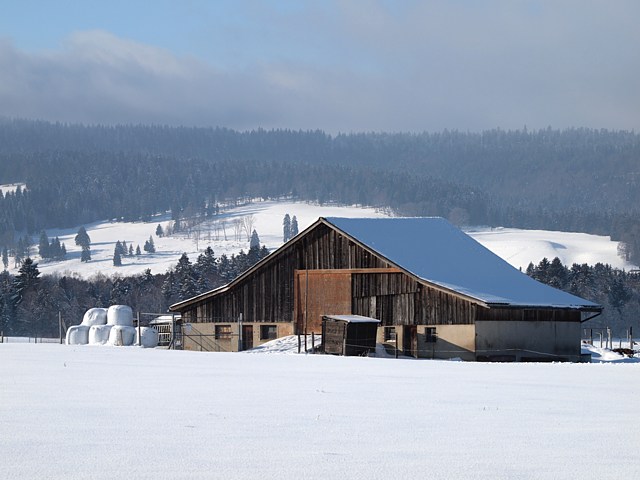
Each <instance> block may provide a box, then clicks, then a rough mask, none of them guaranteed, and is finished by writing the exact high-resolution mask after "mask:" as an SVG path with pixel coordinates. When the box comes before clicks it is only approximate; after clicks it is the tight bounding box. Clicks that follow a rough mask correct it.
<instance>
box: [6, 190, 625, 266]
mask: <svg viewBox="0 0 640 480" xmlns="http://www.w3.org/2000/svg"><path fill="white" fill-rule="evenodd" d="M286 213H288V214H289V215H290V216H294V215H295V216H296V217H297V220H298V224H299V229H300V231H302V230H303V229H304V228H306V227H308V226H309V225H311V224H312V223H313V222H314V221H315V220H317V219H318V217H321V216H323V217H330V216H334V217H349V218H353V217H384V216H389V215H390V213H389V212H386V211H380V210H376V209H373V208H361V207H353V206H352V207H346V206H327V205H315V204H308V203H304V202H290V201H289V202H275V201H266V202H256V203H252V204H249V205H245V206H241V207H236V208H233V209H229V210H226V211H224V212H222V214H221V215H220V216H218V217H217V218H216V219H215V220H212V221H207V222H205V223H203V224H201V225H200V226H199V227H198V228H197V229H195V230H197V231H198V232H199V233H198V234H196V233H194V232H192V233H190V234H186V233H181V234H177V235H172V236H170V237H166V236H165V237H162V238H159V237H157V236H156V235H155V231H156V227H157V225H158V224H160V225H161V226H162V227H163V228H166V226H167V225H168V224H170V221H169V218H168V216H159V217H157V218H156V219H154V221H152V222H147V223H144V222H135V223H115V222H114V223H112V222H97V223H93V224H90V225H85V228H86V230H87V232H88V233H89V236H90V237H91V242H92V243H91V256H92V260H91V261H90V262H88V263H82V262H80V248H79V247H78V246H76V245H75V243H74V237H75V235H76V234H77V231H78V228H71V229H52V230H48V231H47V235H48V236H49V239H50V240H52V239H53V238H55V237H56V236H57V237H59V238H60V241H61V242H63V243H64V244H65V246H66V248H67V252H68V253H67V261H64V262H45V261H42V260H41V259H39V257H38V255H34V256H33V257H34V258H35V260H36V261H37V262H39V265H38V267H39V269H40V271H41V272H42V273H45V274H52V273H60V274H77V275H80V276H82V277H84V278H89V277H91V276H93V275H95V274H97V273H101V274H104V275H113V274H118V275H121V276H126V275H135V274H139V273H142V272H144V270H145V269H147V268H149V269H150V270H151V272H152V273H165V272H166V271H167V270H168V269H169V268H170V267H173V266H175V264H176V262H177V261H178V258H180V255H182V253H183V252H186V253H187V254H188V255H189V258H190V260H191V261H195V260H196V259H197V257H198V255H199V254H200V253H201V252H202V251H203V250H204V249H205V248H206V247H207V246H208V245H210V246H211V247H212V248H213V250H214V252H215V253H216V255H217V256H219V255H221V254H223V253H224V254H227V255H231V254H235V253H238V252H239V251H240V249H244V250H245V251H246V250H247V249H248V247H249V242H248V241H247V240H246V237H244V235H243V238H242V239H241V240H236V239H235V235H234V227H233V225H234V221H236V220H237V219H241V218H243V217H246V216H249V215H251V216H253V219H254V225H253V226H254V228H255V229H256V231H257V232H258V234H259V236H260V240H261V243H262V244H263V245H266V246H267V247H268V248H269V249H275V248H277V247H279V246H280V245H282V220H283V218H284V215H285V214H286ZM223 225H224V230H223V228H222V227H223ZM225 231H226V238H227V239H226V240H225V237H224V232H225ZM466 231H467V233H469V234H470V235H471V236H472V237H473V238H475V239H476V240H478V241H479V242H480V243H482V244H483V245H484V246H486V247H487V248H489V249H490V250H492V251H493V252H494V253H496V254H497V255H499V256H501V257H502V258H504V259H505V260H507V261H508V262H509V263H511V264H512V265H513V266H514V267H516V268H522V270H525V269H526V267H527V265H528V264H529V262H533V263H535V264H537V263H538V262H540V260H542V258H543V257H547V258H548V259H552V258H554V257H556V256H557V257H559V258H560V260H562V263H564V264H567V265H571V264H573V263H588V264H591V265H592V264H595V263H597V262H601V263H608V264H610V265H612V266H614V267H618V268H625V269H627V270H628V269H632V268H636V267H635V266H633V265H631V264H629V263H627V262H625V261H624V260H623V259H621V258H620V257H618V255H617V246H618V243H617V242H612V241H611V240H610V239H609V237H603V236H597V235H588V234H582V233H565V232H550V231H540V230H518V229H512V228H509V229H507V228H469V229H466ZM150 236H152V237H153V241H154V243H155V247H156V253H155V254H147V253H145V252H143V253H142V255H141V256H139V257H136V256H134V257H125V258H123V266H122V267H115V266H114V265H113V251H114V247H115V243H116V241H118V240H120V241H122V240H124V241H125V242H126V243H127V245H133V248H134V250H135V248H136V246H140V248H141V250H142V249H143V246H144V243H145V241H146V240H148V239H149V237H150ZM196 237H198V241H197V242H196ZM37 240H38V239H37V238H34V241H36V242H37ZM35 250H36V249H34V251H35ZM10 267H13V262H12V261H11V260H10ZM10 270H11V271H12V272H13V273H16V271H17V269H15V268H11V269H10Z"/></svg>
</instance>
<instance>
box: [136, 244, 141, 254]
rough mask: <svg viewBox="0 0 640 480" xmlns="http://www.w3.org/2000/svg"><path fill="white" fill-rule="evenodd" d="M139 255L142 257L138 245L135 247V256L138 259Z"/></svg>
mask: <svg viewBox="0 0 640 480" xmlns="http://www.w3.org/2000/svg"><path fill="white" fill-rule="evenodd" d="M140 255H142V252H141V251H140V245H136V256H137V257H139V256H140Z"/></svg>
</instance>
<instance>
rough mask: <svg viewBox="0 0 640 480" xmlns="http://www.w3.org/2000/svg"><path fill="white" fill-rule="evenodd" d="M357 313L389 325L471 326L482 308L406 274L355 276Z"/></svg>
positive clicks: (354, 309)
mask: <svg viewBox="0 0 640 480" xmlns="http://www.w3.org/2000/svg"><path fill="white" fill-rule="evenodd" d="M352 291H353V313H354V314H357V315H362V316H365V317H373V318H377V319H379V320H381V321H382V325H383V326H388V325H460V324H462V325H467V324H472V323H473V322H474V321H475V318H476V312H477V311H478V309H479V308H480V307H478V306H477V305H476V304H474V303H472V302H470V301H468V300H465V299H463V298H460V297H458V296H456V295H453V294H450V293H447V292H443V291H441V290H437V289H435V288H432V287H429V286H427V285H424V284H422V283H419V282H418V281H416V280H414V279H413V278H412V277H410V276H409V275H406V274H404V273H391V274H385V273H374V274H368V273H358V274H354V275H353V276H352Z"/></svg>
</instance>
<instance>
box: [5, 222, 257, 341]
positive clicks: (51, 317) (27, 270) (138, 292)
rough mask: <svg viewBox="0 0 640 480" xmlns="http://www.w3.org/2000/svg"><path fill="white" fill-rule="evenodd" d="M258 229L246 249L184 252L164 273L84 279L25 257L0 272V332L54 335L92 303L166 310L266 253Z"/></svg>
mask: <svg viewBox="0 0 640 480" xmlns="http://www.w3.org/2000/svg"><path fill="white" fill-rule="evenodd" d="M268 254H269V251H268V250H267V249H266V247H264V246H262V247H261V246H260V243H259V238H258V237H257V234H256V235H255V238H254V239H253V241H252V245H251V246H250V248H249V249H248V250H247V252H245V251H244V250H241V251H240V252H239V253H238V254H234V255H231V256H230V257H229V256H227V255H224V254H223V255H220V256H219V257H217V256H216V255H215V254H214V252H213V250H212V249H211V247H207V248H206V249H205V250H204V252H203V253H201V254H200V255H199V256H198V258H197V259H196V261H195V262H191V260H190V259H189V257H188V256H187V254H186V253H185V254H183V255H182V256H181V257H180V259H179V260H178V262H177V264H176V266H175V267H173V268H170V269H169V270H168V271H167V272H166V273H163V274H152V273H151V271H150V270H149V269H147V270H146V271H145V272H144V273H142V274H140V275H134V276H128V277H119V276H114V277H107V276H105V275H96V276H94V277H92V278H91V279H82V278H79V277H77V276H74V275H71V276H69V275H42V276H41V275H40V271H39V269H38V264H37V263H35V262H34V261H33V260H32V259H31V258H26V259H25V260H24V261H23V262H22V265H21V267H20V269H19V270H18V273H17V274H16V275H12V274H10V273H9V272H8V271H7V270H4V271H2V272H0V332H4V335H15V336H34V337H56V336H57V335H58V314H59V313H60V314H61V315H62V318H63V319H65V321H66V324H67V326H70V325H75V324H78V323H79V322H80V321H81V319H82V316H83V315H84V312H86V311H87V310H88V309H89V308H93V307H104V308H106V307H109V306H110V305H117V304H122V305H129V306H130V307H131V308H133V310H134V311H139V312H148V313H162V312H166V311H167V309H168V307H169V305H171V304H173V303H176V302H179V301H181V300H185V299H187V298H191V297H193V296H195V295H199V294H201V293H204V292H207V291H209V290H211V289H213V288H216V287H218V286H221V285H224V284H226V283H228V282H229V281H230V280H232V279H233V278H235V277H236V276H238V275H239V274H240V273H242V272H243V271H245V270H246V269H248V268H250V267H251V266H252V265H254V264H255V263H256V262H258V261H260V260H261V259H262V258H264V257H266V256H267V255H268Z"/></svg>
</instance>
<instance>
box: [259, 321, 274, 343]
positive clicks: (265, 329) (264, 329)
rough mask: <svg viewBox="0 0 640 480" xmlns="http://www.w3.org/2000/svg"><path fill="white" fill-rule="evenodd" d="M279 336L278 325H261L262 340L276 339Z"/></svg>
mask: <svg viewBox="0 0 640 480" xmlns="http://www.w3.org/2000/svg"><path fill="white" fill-rule="evenodd" d="M276 338H278V326H277V325H260V340H274V339H276Z"/></svg>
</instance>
